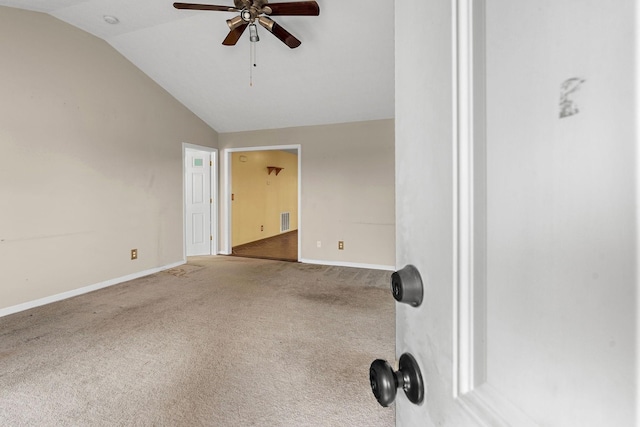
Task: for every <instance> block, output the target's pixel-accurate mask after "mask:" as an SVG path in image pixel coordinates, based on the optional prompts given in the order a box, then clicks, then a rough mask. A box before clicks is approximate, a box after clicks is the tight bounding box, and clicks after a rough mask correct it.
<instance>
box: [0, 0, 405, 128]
mask: <svg viewBox="0 0 640 427" xmlns="http://www.w3.org/2000/svg"><path fill="white" fill-rule="evenodd" d="M283 1H285V0H283ZM193 2H194V3H206V4H218V5H225V6H226V5H228V6H232V5H233V1H232V0H213V1H207V2H200V1H197V0H194V1H193ZM317 2H318V4H319V5H320V15H319V16H274V17H273V19H274V20H275V21H276V22H277V23H278V24H280V25H281V26H282V27H284V28H285V29H287V30H288V31H289V32H290V33H292V34H293V35H294V36H296V37H297V38H298V39H300V40H301V41H302V45H301V46H300V47H298V48H296V49H290V48H289V47H287V46H286V45H285V44H284V43H282V42H281V41H279V40H278V39H277V38H275V37H274V36H273V35H271V34H269V33H268V32H267V31H266V30H265V29H264V28H262V27H261V26H258V35H259V37H260V41H259V42H258V43H256V45H255V47H256V60H257V61H256V64H257V66H256V67H252V66H251V61H250V58H251V57H250V45H251V43H250V42H249V32H248V31H247V32H245V33H244V35H243V36H242V38H241V39H240V40H239V41H238V43H237V44H236V46H231V47H229V46H223V45H222V44H221V43H222V40H224V38H225V37H226V35H227V33H228V32H229V28H228V27H227V24H226V22H225V21H226V20H227V19H230V18H232V17H234V16H237V15H238V14H237V13H232V12H217V11H191V10H177V9H175V8H174V7H173V2H172V1H170V0H162V1H159V0H0V5H2V6H9V7H17V8H21V9H28V10H34V11H38V12H44V13H48V14H50V15H52V16H54V17H56V18H58V19H60V20H62V21H65V22H67V23H69V24H71V25H74V26H76V27H78V28H81V29H82V30H85V31H87V32H89V33H91V34H93V35H95V36H97V37H100V38H102V39H104V40H105V41H106V42H108V43H109V44H110V45H111V46H113V47H114V48H115V49H116V50H118V51H119V52H120V53H121V54H122V55H124V56H125V57H126V58H127V59H129V61H131V62H132V63H133V64H135V65H136V66H137V67H138V68H140V69H141V70H142V71H143V72H144V73H146V74H147V75H149V76H150V77H151V78H152V79H153V80H155V81H156V82H157V83H158V84H159V85H161V86H162V87H163V88H164V89H165V90H167V91H168V92H169V93H171V94H172V95H173V96H174V97H175V98H176V99H178V100H179V101H180V102H182V103H183V104H184V105H185V106H186V107H187V108H189V109H190V110H191V111H193V112H194V113H195V114H197V115H198V116H199V117H200V118H201V119H202V120H204V121H205V122H206V123H208V124H209V125H210V126H211V127H213V128H214V129H215V130H217V131H218V132H223V133H224V132H234V131H243V130H256V129H273V128H283V127H294V126H306V125H317V124H329V123H343V122H352V121H361V120H376V119H386V118H393V116H394V10H393V9H394V2H393V1H389V0H368V1H362V0H360V1H355V0H341V1H335V0H317ZM105 15H109V16H114V17H116V18H117V19H118V20H119V23H118V24H109V23H107V22H105V20H104V16H105ZM251 68H253V70H251ZM250 72H251V74H252V76H253V77H252V82H253V85H250V81H251V80H250Z"/></svg>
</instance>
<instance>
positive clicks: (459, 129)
mask: <svg viewBox="0 0 640 427" xmlns="http://www.w3.org/2000/svg"><path fill="white" fill-rule="evenodd" d="M454 3H455V4H454V6H453V7H454V14H453V15H454V22H453V39H454V42H453V43H454V44H453V52H454V55H453V57H454V68H453V70H454V73H455V75H454V82H455V84H454V91H453V101H454V129H453V131H454V141H453V143H454V147H453V150H454V153H455V155H454V164H453V171H454V176H453V180H454V192H455V194H454V198H453V199H454V210H453V212H454V220H455V222H454V230H453V237H454V254H453V255H454V257H453V259H454V271H453V275H454V284H455V286H454V298H453V305H454V318H453V325H454V329H453V331H452V332H453V336H454V340H453V351H454V353H453V358H454V363H453V371H454V372H453V379H454V383H453V386H454V390H453V395H454V397H455V398H456V402H457V404H458V405H460V406H461V407H462V408H464V409H465V410H466V411H467V412H468V413H469V414H470V415H471V416H473V418H474V419H475V420H476V421H477V422H478V423H479V424H480V425H482V426H496V427H497V426H500V427H503V426H504V427H506V426H512V425H514V426H523V427H534V426H536V424H535V423H534V422H533V421H532V420H531V419H530V418H529V417H528V416H527V415H526V414H525V413H523V412H522V411H521V410H520V409H519V408H518V407H516V406H514V405H513V404H511V403H510V401H509V399H508V398H506V397H505V396H503V395H502V394H501V393H500V391H498V390H496V389H494V388H493V387H492V386H491V385H490V384H489V383H488V382H487V372H486V369H487V364H486V358H487V348H486V342H487V340H486V312H487V306H486V292H487V290H486V287H487V283H486V265H485V262H486V192H487V188H486V182H485V179H486V178H485V171H486V145H487V141H486V135H485V129H486V105H485V100H486V93H485V81H486V71H485V62H484V60H485V57H486V48H487V47H486V41H485V38H484V34H485V26H486V16H485V1H484V0H457V1H456V2H454Z"/></svg>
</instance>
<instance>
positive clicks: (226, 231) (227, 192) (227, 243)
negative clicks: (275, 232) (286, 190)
mask: <svg viewBox="0 0 640 427" xmlns="http://www.w3.org/2000/svg"><path fill="white" fill-rule="evenodd" d="M273 150H297V151H298V261H301V257H302V145H301V144H291V145H269V146H255V147H239V148H225V149H224V150H222V162H223V165H224V174H225V185H224V189H223V196H224V200H225V203H226V209H225V212H224V216H225V218H223V222H224V226H223V227H222V247H221V248H220V252H219V253H220V254H222V255H231V251H232V248H231V225H232V224H231V168H230V167H229V166H230V164H231V162H230V158H231V153H237V152H248V151H273Z"/></svg>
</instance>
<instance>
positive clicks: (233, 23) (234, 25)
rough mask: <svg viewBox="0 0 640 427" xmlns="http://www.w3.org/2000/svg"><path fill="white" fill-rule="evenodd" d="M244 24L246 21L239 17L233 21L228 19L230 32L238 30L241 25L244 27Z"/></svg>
mask: <svg viewBox="0 0 640 427" xmlns="http://www.w3.org/2000/svg"><path fill="white" fill-rule="evenodd" d="M243 24H244V20H243V19H242V18H240V17H239V16H236V17H234V18H232V19H227V25H228V26H229V29H230V30H235V29H236V28H238V27H239V26H240V25H243Z"/></svg>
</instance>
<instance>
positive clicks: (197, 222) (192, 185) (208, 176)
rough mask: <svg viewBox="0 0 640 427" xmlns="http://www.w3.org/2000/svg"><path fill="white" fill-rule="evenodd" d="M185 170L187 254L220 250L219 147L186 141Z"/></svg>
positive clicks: (202, 253)
mask: <svg viewBox="0 0 640 427" xmlns="http://www.w3.org/2000/svg"><path fill="white" fill-rule="evenodd" d="M182 158H183V171H184V197H183V198H184V254H185V257H187V256H197V255H216V254H217V253H218V245H217V242H218V237H217V229H218V226H217V224H218V221H217V218H218V215H217V206H218V203H217V201H218V192H217V188H218V167H217V165H218V150H216V149H214V148H209V147H203V146H198V145H192V144H187V143H183V144H182Z"/></svg>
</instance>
